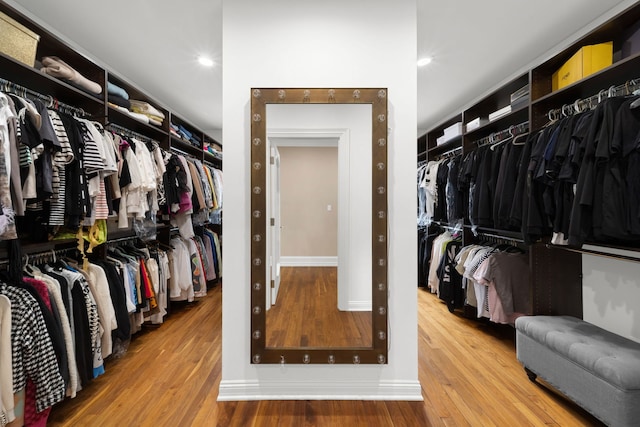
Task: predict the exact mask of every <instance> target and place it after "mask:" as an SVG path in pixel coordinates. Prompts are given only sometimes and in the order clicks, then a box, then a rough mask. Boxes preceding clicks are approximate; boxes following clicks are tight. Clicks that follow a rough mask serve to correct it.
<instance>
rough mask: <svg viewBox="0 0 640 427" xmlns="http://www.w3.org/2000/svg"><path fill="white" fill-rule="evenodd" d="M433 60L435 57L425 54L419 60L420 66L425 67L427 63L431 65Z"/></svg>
mask: <svg viewBox="0 0 640 427" xmlns="http://www.w3.org/2000/svg"><path fill="white" fill-rule="evenodd" d="M431 61H433V58H432V57H430V56H425V57H424V58H420V59H419V60H418V67H424V66H425V65H429V64H431Z"/></svg>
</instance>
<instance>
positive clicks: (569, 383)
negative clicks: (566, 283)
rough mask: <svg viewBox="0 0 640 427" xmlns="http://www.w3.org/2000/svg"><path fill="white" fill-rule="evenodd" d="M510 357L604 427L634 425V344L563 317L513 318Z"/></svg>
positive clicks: (638, 408) (639, 406) (639, 364)
mask: <svg viewBox="0 0 640 427" xmlns="http://www.w3.org/2000/svg"><path fill="white" fill-rule="evenodd" d="M516 353H517V357H518V360H519V361H520V363H522V365H523V366H524V368H525V371H526V372H527V375H528V376H529V379H531V380H532V381H535V380H536V377H537V376H540V377H541V378H542V379H544V380H545V381H546V382H547V383H549V384H550V385H552V386H553V387H555V388H556V389H557V390H559V391H560V392H562V393H563V394H564V395H566V396H567V397H569V398H571V399H572V400H573V401H575V402H576V403H577V404H578V405H580V406H582V407H583V408H584V409H586V410H587V411H589V412H590V413H591V414H593V415H594V416H595V417H597V418H598V419H600V420H602V421H603V422H604V423H606V424H607V425H609V426H615V427H618V426H638V425H640V344H639V343H636V342H634V341H631V340H628V339H626V338H623V337H621V336H619V335H615V334H613V333H611V332H608V331H605V330H604V329H601V328H599V327H597V326H595V325H592V324H590V323H587V322H584V321H582V320H580V319H576V318H575V317H569V316H525V317H520V318H519V319H517V320H516Z"/></svg>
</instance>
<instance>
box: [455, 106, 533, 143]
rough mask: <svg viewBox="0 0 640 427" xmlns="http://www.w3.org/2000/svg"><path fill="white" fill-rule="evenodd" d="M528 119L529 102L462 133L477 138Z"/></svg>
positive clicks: (472, 138)
mask: <svg viewBox="0 0 640 427" xmlns="http://www.w3.org/2000/svg"><path fill="white" fill-rule="evenodd" d="M528 119H529V104H525V105H523V106H521V107H519V108H517V109H515V110H513V111H512V112H511V113H509V114H507V115H505V116H503V117H500V118H499V119H497V120H494V121H492V122H489V123H486V124H484V125H482V126H480V127H478V128H476V129H474V130H472V131H470V132H466V133H465V134H464V135H465V137H468V139H469V140H474V139H479V138H482V137H484V136H487V135H489V134H491V133H493V132H499V131H501V130H505V129H508V128H509V126H510V125H512V124H513V123H521V122H525V121H527V120H528Z"/></svg>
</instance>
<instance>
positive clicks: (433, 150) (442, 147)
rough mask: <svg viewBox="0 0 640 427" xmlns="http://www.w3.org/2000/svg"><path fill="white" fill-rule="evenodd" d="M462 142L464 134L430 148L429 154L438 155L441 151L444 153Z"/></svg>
mask: <svg viewBox="0 0 640 427" xmlns="http://www.w3.org/2000/svg"><path fill="white" fill-rule="evenodd" d="M461 142H462V135H461V136H458V137H455V138H454V139H452V140H451V141H447V142H445V143H444V144H440V145H437V146H435V147H433V148H429V149H428V150H427V152H428V154H429V156H436V155H438V154H440V153H444V152H446V151H449V150H452V149H454V148H456V147H458V146H459V145H460V143H461Z"/></svg>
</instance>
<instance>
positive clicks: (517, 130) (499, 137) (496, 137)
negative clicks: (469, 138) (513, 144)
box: [474, 121, 529, 147]
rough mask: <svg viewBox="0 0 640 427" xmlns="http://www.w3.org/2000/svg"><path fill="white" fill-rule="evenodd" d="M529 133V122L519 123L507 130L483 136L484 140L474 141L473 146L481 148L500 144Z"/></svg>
mask: <svg viewBox="0 0 640 427" xmlns="http://www.w3.org/2000/svg"><path fill="white" fill-rule="evenodd" d="M526 132H529V122H528V121H526V122H523V123H519V124H517V125H513V126H509V128H507V129H503V130H501V131H498V132H494V133H492V134H491V135H489V136H485V137H484V138H480V139H479V140H477V141H474V144H477V145H478V147H483V146H485V145H491V144H495V143H497V142H502V141H504V140H506V139H511V138H515V137H516V136H518V135H520V134H523V133H526Z"/></svg>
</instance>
